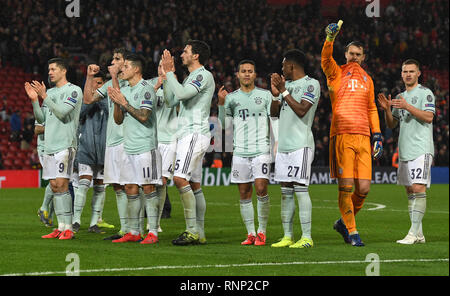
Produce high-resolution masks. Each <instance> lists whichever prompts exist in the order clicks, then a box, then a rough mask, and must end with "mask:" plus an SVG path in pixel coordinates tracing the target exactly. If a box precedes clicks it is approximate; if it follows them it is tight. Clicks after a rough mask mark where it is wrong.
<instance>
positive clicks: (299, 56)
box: [284, 49, 306, 69]
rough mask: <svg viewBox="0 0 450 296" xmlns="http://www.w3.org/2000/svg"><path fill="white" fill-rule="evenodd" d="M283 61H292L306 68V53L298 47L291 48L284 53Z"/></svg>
mask: <svg viewBox="0 0 450 296" xmlns="http://www.w3.org/2000/svg"><path fill="white" fill-rule="evenodd" d="M284 59H285V61H289V62H292V63H294V64H296V65H298V66H300V67H301V68H303V69H305V68H306V55H305V53H304V52H303V51H301V50H299V49H291V50H288V51H286V52H285V53H284Z"/></svg>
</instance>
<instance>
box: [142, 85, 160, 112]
mask: <svg viewBox="0 0 450 296" xmlns="http://www.w3.org/2000/svg"><path fill="white" fill-rule="evenodd" d="M139 98H140V105H139V108H140V109H147V110H150V111H151V110H153V102H156V94H155V91H154V90H153V86H151V85H150V84H147V86H146V87H144V88H143V89H142V90H141V93H140V95H139Z"/></svg>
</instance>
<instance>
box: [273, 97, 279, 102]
mask: <svg viewBox="0 0 450 296" xmlns="http://www.w3.org/2000/svg"><path fill="white" fill-rule="evenodd" d="M279 100H280V98H279V97H275V96H272V101H279Z"/></svg>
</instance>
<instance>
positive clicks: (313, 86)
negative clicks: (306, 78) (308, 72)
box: [301, 80, 320, 105]
mask: <svg viewBox="0 0 450 296" xmlns="http://www.w3.org/2000/svg"><path fill="white" fill-rule="evenodd" d="M319 98H320V85H319V82H318V81H316V80H312V81H311V82H310V83H308V84H307V86H306V89H304V90H303V93H302V96H301V99H302V100H306V101H307V102H309V103H311V104H312V105H314V103H316V102H318V101H319Z"/></svg>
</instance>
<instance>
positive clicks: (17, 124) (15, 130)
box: [9, 109, 22, 142]
mask: <svg viewBox="0 0 450 296" xmlns="http://www.w3.org/2000/svg"><path fill="white" fill-rule="evenodd" d="M9 123H10V126H11V136H10V139H11V141H12V142H18V141H19V140H20V132H21V130H22V120H21V118H20V110H18V109H17V110H15V111H14V112H13V114H11V117H10V119H9Z"/></svg>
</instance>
